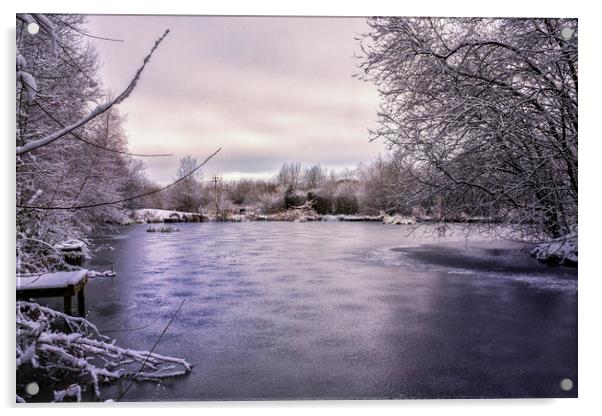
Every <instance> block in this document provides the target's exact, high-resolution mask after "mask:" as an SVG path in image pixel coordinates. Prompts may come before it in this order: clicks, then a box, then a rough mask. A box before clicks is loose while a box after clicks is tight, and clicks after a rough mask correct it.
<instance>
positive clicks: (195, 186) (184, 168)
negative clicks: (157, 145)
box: [168, 156, 202, 212]
mask: <svg viewBox="0 0 602 416" xmlns="http://www.w3.org/2000/svg"><path fill="white" fill-rule="evenodd" d="M197 166H198V161H197V160H196V159H195V158H193V157H191V156H184V157H182V158H180V163H179V165H178V168H177V170H176V173H175V178H174V180H181V181H180V182H178V183H177V184H176V185H175V186H174V187H173V188H171V189H170V190H169V194H168V201H169V207H170V208H171V209H175V210H178V211H184V212H196V211H198V210H199V207H200V204H201V192H202V187H201V179H202V174H201V173H200V172H194V173H192V172H193V170H194V169H195V168H196V167H197ZM191 173H192V174H191Z"/></svg>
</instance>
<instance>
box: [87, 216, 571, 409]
mask: <svg viewBox="0 0 602 416" xmlns="http://www.w3.org/2000/svg"><path fill="white" fill-rule="evenodd" d="M176 226H177V227H179V228H180V230H181V231H180V232H174V233H147V232H145V228H146V225H134V226H129V227H117V228H116V229H113V230H112V231H109V232H108V233H107V234H105V235H100V236H97V237H95V238H94V239H93V242H94V244H95V247H97V248H98V251H97V252H96V253H95V258H94V259H93V260H92V261H90V262H89V264H88V265H87V267H89V268H92V269H96V270H105V269H107V268H110V266H108V264H110V263H113V264H114V267H115V271H116V272H117V277H116V278H113V279H111V278H96V279H94V280H93V281H91V282H90V283H89V285H88V287H87V288H86V296H87V306H88V308H90V315H89V318H90V319H91V320H92V321H93V322H94V323H96V324H97V326H98V327H99V329H100V330H101V331H102V332H104V333H106V334H107V335H109V336H112V337H115V338H116V339H117V340H118V341H119V342H120V343H121V344H123V345H124V346H128V347H132V348H136V349H150V348H151V347H152V345H153V344H154V342H155V340H156V339H157V337H158V336H159V334H160V333H161V331H162V330H163V328H164V327H165V325H166V324H167V322H168V321H169V319H170V318H171V316H172V315H173V313H174V311H175V310H176V309H177V307H178V306H179V304H180V302H181V301H182V300H183V299H185V303H184V306H183V308H182V310H181V311H180V314H179V315H178V317H177V318H176V320H175V321H174V322H173V323H172V325H171V327H170V328H169V330H168V332H167V333H166V334H165V336H164V337H163V339H162V340H161V342H160V343H159V345H158V347H157V349H156V352H159V353H162V354H169V355H173V356H179V357H184V358H186V359H187V360H188V361H189V362H191V363H192V364H194V366H195V367H194V369H193V372H192V374H190V375H189V376H186V377H182V378H178V379H173V380H168V381H164V382H162V383H144V384H137V385H135V386H134V387H133V388H132V389H131V390H130V391H129V392H128V394H127V396H126V397H125V399H127V400H207V399H213V400H218V399H225V400H236V399H303V398H324V399H327V398H332V399H346V398H439V397H441V398H444V397H445V398H453V397H509V396H514V397H564V396H566V397H574V396H576V394H577V388H576V386H577V383H576V381H577V271H576V269H569V268H565V267H555V268H551V267H546V266H544V265H541V264H539V263H537V262H536V261H534V260H533V259H531V258H530V257H529V256H528V254H526V253H525V252H520V251H519V250H518V248H519V247H520V246H519V247H517V246H516V245H512V244H509V243H500V242H491V241H486V240H485V239H483V238H477V237H474V239H473V238H471V239H470V240H468V242H466V241H465V240H464V238H462V237H460V236H455V237H454V236H452V237H451V238H447V239H441V240H435V239H433V237H432V236H431V234H427V235H423V234H422V233H421V232H420V231H419V232H418V233H414V234H412V235H409V236H408V235H407V233H408V228H407V227H405V226H391V225H389V226H386V225H382V224H379V223H336V222H334V223H324V222H322V223H261V222H254V223H197V224H176ZM108 246H111V247H112V249H110V248H109V247H108ZM567 377H568V378H571V379H572V380H573V381H575V388H574V389H573V390H572V391H570V392H564V391H562V390H561V389H560V380H561V379H563V378H567ZM124 386H125V384H124V385H123V386H121V387H120V386H114V387H110V388H107V389H105V395H106V396H108V397H114V396H116V393H118V392H119V389H120V388H123V387H124Z"/></svg>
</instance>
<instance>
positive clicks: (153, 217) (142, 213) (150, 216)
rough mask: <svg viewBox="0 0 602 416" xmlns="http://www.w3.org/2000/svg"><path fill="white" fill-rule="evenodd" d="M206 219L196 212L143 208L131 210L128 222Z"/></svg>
mask: <svg viewBox="0 0 602 416" xmlns="http://www.w3.org/2000/svg"><path fill="white" fill-rule="evenodd" d="M206 220H207V217H206V216H204V215H203V214H200V213H197V212H182V211H171V210H166V209H152V208H143V209H135V210H133V211H132V213H131V215H130V219H129V222H128V223H130V224H131V223H136V224H144V223H147V224H148V223H160V222H203V221H206Z"/></svg>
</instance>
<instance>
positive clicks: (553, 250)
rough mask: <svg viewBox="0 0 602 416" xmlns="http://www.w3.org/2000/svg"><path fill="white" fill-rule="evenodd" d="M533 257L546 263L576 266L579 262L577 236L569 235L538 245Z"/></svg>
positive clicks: (532, 253)
mask: <svg viewBox="0 0 602 416" xmlns="http://www.w3.org/2000/svg"><path fill="white" fill-rule="evenodd" d="M531 255H532V256H533V257H535V258H536V259H537V260H539V261H542V262H545V263H558V264H566V265H576V264H577V262H578V239H577V234H575V233H573V234H569V235H566V236H564V237H560V238H557V239H554V240H551V241H548V242H545V243H541V244H539V245H537V247H535V248H534V249H533V251H531Z"/></svg>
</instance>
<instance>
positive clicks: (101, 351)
mask: <svg viewBox="0 0 602 416" xmlns="http://www.w3.org/2000/svg"><path fill="white" fill-rule="evenodd" d="M174 317H175V315H174ZM172 320H173V318H172ZM155 346H156V345H155ZM16 348H17V350H16V367H17V370H19V368H20V367H22V366H31V368H32V369H33V370H34V371H38V372H40V373H42V374H43V375H45V376H46V377H47V378H50V379H53V378H54V377H60V379H61V380H66V379H68V378H69V379H73V380H74V381H77V382H78V383H90V384H91V385H92V387H93V389H94V395H95V397H96V398H97V399H99V398H100V384H101V383H109V382H113V381H117V380H132V381H147V380H158V379H162V378H168V377H176V376H181V375H186V374H188V373H190V371H191V370H192V366H191V364H189V363H188V362H187V361H186V360H184V359H181V358H174V357H169V356H165V355H160V354H157V353H154V352H153V350H151V351H136V350H132V349H127V348H122V347H119V346H117V345H115V341H112V340H110V339H109V338H108V337H106V336H104V335H102V334H101V333H100V332H99V331H98V329H97V328H96V326H94V324H92V323H91V322H89V321H88V320H86V319H85V318H79V317H73V316H69V315H66V314H64V313H61V312H58V311H55V310H53V309H50V308H47V307H44V306H41V305H38V304H37V303H32V302H26V301H19V302H17V345H16ZM153 349H154V347H153ZM71 390H73V391H64V392H56V393H57V395H56V396H55V399H57V401H59V400H62V399H63V398H64V397H65V396H77V397H81V391H79V388H75V387H74V388H72V389H71Z"/></svg>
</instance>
